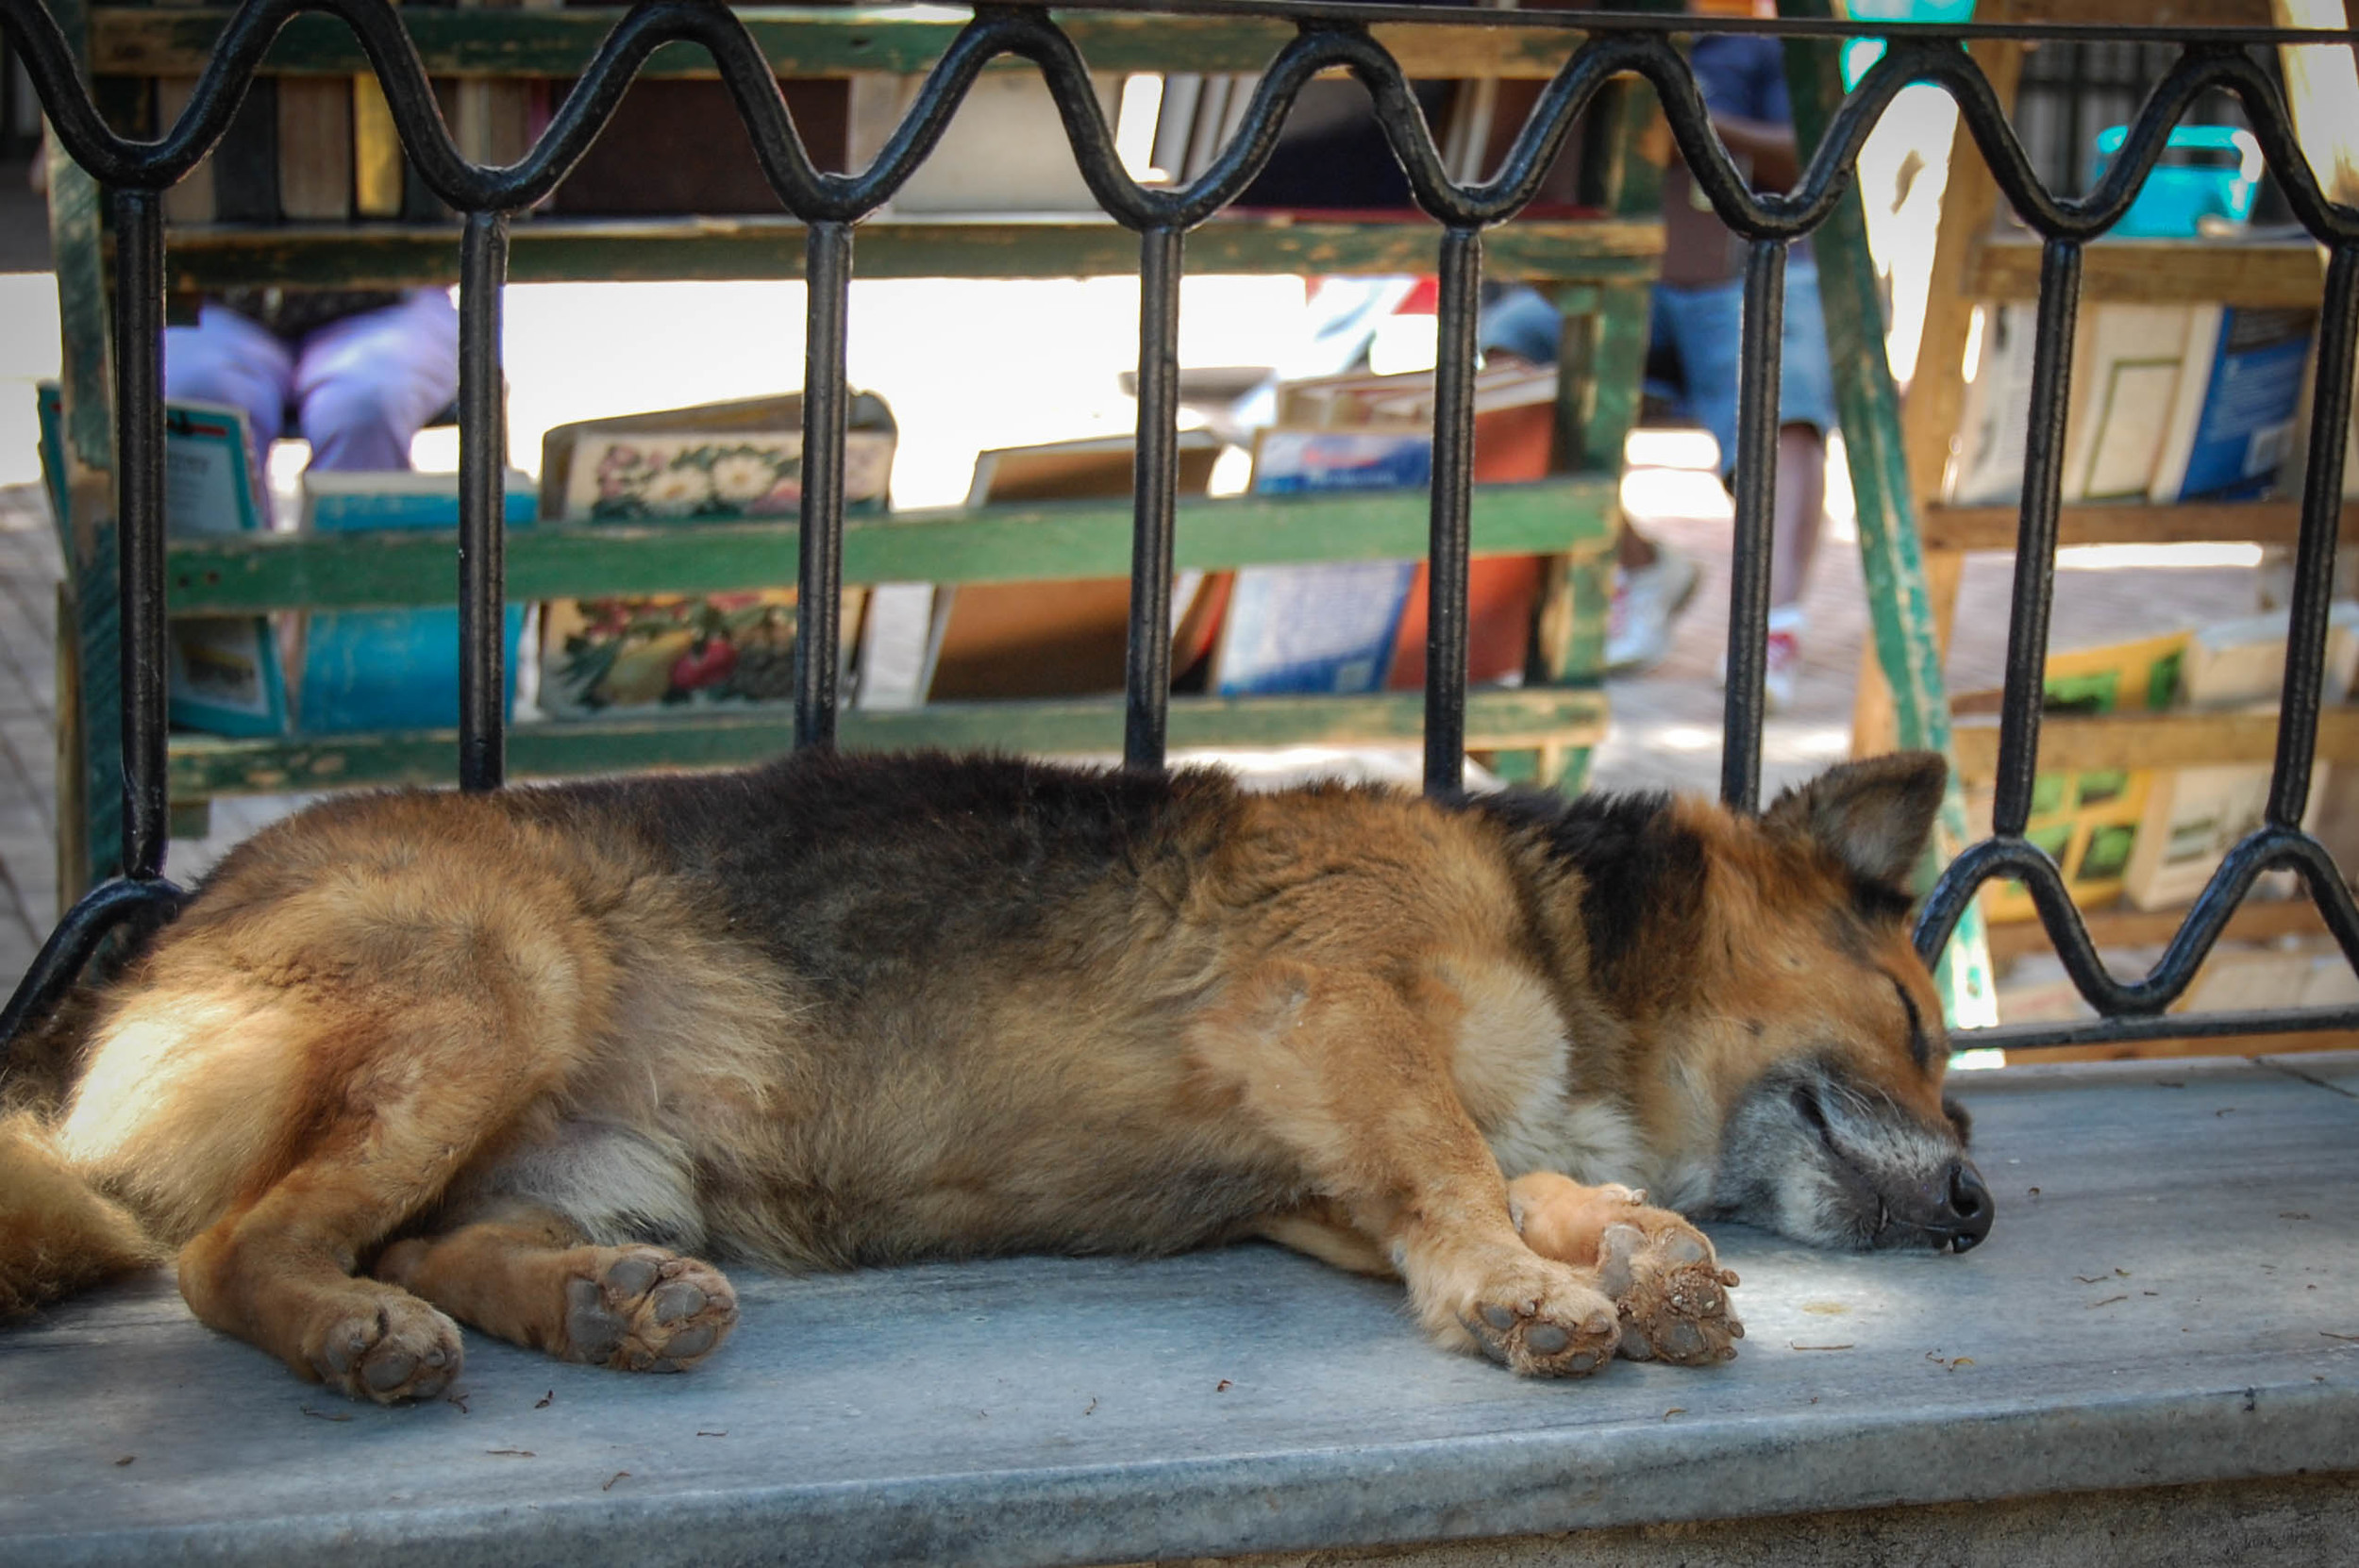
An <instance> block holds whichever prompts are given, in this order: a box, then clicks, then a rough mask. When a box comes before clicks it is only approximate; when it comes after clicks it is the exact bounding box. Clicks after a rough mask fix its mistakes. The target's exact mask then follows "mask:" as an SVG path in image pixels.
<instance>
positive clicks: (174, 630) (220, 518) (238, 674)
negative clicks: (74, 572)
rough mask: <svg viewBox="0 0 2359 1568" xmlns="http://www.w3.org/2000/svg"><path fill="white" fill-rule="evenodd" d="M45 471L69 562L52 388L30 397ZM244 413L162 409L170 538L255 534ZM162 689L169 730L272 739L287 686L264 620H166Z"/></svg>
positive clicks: (283, 713)
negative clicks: (33, 398)
mask: <svg viewBox="0 0 2359 1568" xmlns="http://www.w3.org/2000/svg"><path fill="white" fill-rule="evenodd" d="M36 396H37V401H36V408H37V409H38V411H39V415H40V419H41V459H42V472H43V475H44V476H45V477H46V479H47V482H48V489H49V504H50V506H51V508H52V509H54V510H55V512H56V513H57V523H58V537H59V542H61V543H62V544H63V546H64V548H65V552H66V557H67V559H73V555H74V542H73V540H72V538H71V533H72V527H71V524H70V513H71V503H70V499H69V497H68V494H67V481H66V451H65V427H64V407H63V402H62V399H61V397H60V395H59V390H58V384H57V383H56V382H54V381H44V382H42V384H41V386H40V388H39V390H38V392H37V394H36ZM247 450H248V448H247V443H246V436H245V415H244V414H243V413H242V412H240V411H239V410H238V409H230V408H224V407H221V406H219V405H216V404H210V403H185V402H173V403H167V404H165V405H164V527H165V530H166V531H167V532H169V533H175V534H229V533H253V532H255V531H256V530H258V529H259V528H260V527H261V526H262V512H261V507H260V504H259V499H258V496H257V492H256V490H255V481H254V471H253V469H252V467H251V465H250V464H249V463H248V461H247ZM164 658H165V690H166V695H167V702H168V707H169V711H170V715H171V722H172V723H173V725H174V726H176V727H178V728H181V729H197V730H205V731H209V732H210V733H212V734H216V735H243V736H253V735H279V734H284V733H285V732H286V728H287V687H286V676H285V671H284V669H283V668H282V666H281V665H280V663H279V658H278V644H277V642H276V639H275V638H274V637H273V636H272V634H271V623H270V621H269V619H268V618H267V617H265V616H260V615H237V616H226V615H225V616H199V617H178V618H176V619H175V620H173V622H172V623H171V625H170V627H169V628H168V630H167V631H166V634H165V639H164Z"/></svg>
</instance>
